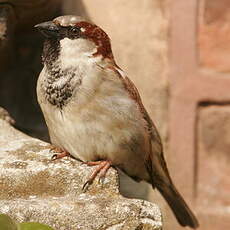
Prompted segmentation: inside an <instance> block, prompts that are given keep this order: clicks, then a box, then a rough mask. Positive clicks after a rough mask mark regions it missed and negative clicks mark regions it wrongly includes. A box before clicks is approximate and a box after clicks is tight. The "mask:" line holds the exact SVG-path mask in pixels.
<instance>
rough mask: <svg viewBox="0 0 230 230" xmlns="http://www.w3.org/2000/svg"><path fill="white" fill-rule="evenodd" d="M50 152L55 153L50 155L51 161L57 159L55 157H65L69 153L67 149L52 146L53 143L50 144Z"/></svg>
mask: <svg viewBox="0 0 230 230" xmlns="http://www.w3.org/2000/svg"><path fill="white" fill-rule="evenodd" d="M50 152H56V154H54V155H53V156H52V157H51V160H52V161H54V160H57V159H61V158H63V157H66V156H69V155H70V154H69V153H68V152H67V151H65V150H63V149H61V148H58V147H56V146H53V145H51V147H50Z"/></svg>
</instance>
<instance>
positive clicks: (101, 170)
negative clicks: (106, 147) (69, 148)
mask: <svg viewBox="0 0 230 230" xmlns="http://www.w3.org/2000/svg"><path fill="white" fill-rule="evenodd" d="M84 164H87V165H88V166H95V165H98V167H96V168H95V169H94V170H93V172H92V174H91V175H90V177H89V179H88V180H87V181H86V182H85V184H84V185H83V187H82V190H83V192H85V191H86V190H87V188H88V187H89V185H91V184H92V183H93V181H94V179H95V178H96V176H97V175H98V174H99V175H98V176H99V181H100V182H102V181H103V180H104V178H105V175H106V173H107V171H108V169H109V168H110V167H111V162H110V161H89V162H84Z"/></svg>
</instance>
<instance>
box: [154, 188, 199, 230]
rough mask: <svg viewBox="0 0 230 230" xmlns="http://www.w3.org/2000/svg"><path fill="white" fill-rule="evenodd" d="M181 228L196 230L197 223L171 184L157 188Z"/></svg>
mask: <svg viewBox="0 0 230 230" xmlns="http://www.w3.org/2000/svg"><path fill="white" fill-rule="evenodd" d="M157 187H158V190H159V191H160V193H161V194H162V195H163V197H164V198H165V200H166V201H167V203H168V204H169V206H170V208H171V209H172V211H173V213H174V215H175V217H176V219H177V220H178V222H179V223H180V224H181V225H182V226H189V227H191V228H198V227H199V223H198V221H197V219H196V217H195V215H194V214H193V213H192V211H191V210H190V208H189V207H188V205H187V204H186V202H185V201H184V199H183V198H182V196H181V195H180V194H179V192H178V191H177V189H176V188H175V186H174V185H173V184H170V185H164V186H157Z"/></svg>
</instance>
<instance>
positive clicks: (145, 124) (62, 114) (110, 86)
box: [35, 15, 199, 228]
mask: <svg viewBox="0 0 230 230" xmlns="http://www.w3.org/2000/svg"><path fill="white" fill-rule="evenodd" d="M35 27H36V28H37V29H38V30H39V31H40V32H41V33H42V34H43V36H44V38H45V39H44V47H43V53H42V62H43V65H44V67H43V69H42V71H41V73H40V75H39V77H38V81H37V98H38V102H39V105H40V107H41V110H42V112H43V115H44V118H45V121H46V124H47V127H48V131H49V135H50V140H51V143H52V145H53V146H55V148H57V149H59V150H60V154H59V155H58V154H57V155H56V156H55V158H56V159H57V158H61V157H63V156H66V155H68V154H70V155H71V156H73V157H74V158H76V159H79V160H80V161H82V162H85V163H86V164H87V165H89V166H90V165H96V166H97V167H95V169H94V171H93V173H92V175H91V176H90V178H89V179H88V180H87V182H86V183H85V184H84V186H85V185H87V184H90V183H92V181H93V180H94V179H95V177H96V176H99V178H103V177H104V176H105V175H106V172H107V170H108V169H109V168H110V167H111V166H113V167H117V168H119V169H120V170H122V171H123V172H124V173H125V174H127V175H128V176H130V177H131V178H133V179H134V180H135V181H146V182H148V183H150V184H151V185H152V187H153V189H155V188H156V189H157V190H158V191H159V192H160V193H161V195H162V196H163V197H164V198H165V200H166V201H167V203H168V205H169V206H170V208H171V209H172V211H173V213H174V215H175V217H176V219H177V221H178V222H179V224H180V225H182V226H189V227H191V228H197V227H198V226H199V223H198V220H197V218H196V217H195V215H194V214H193V212H192V211H191V210H190V208H189V207H188V205H187V204H186V202H185V200H184V199H183V198H182V196H181V195H180V193H179V192H178V191H177V189H176V187H175V185H174V184H173V181H172V179H171V177H170V174H169V171H168V169H167V165H166V161H165V159H164V155H163V146H162V142H161V138H160V135H159V133H158V131H157V128H156V126H155V125H154V123H153V121H152V120H151V118H150V116H149V114H148V112H147V111H146V109H145V107H144V105H143V103H142V100H141V97H140V94H139V92H138V90H137V88H136V87H135V85H134V83H133V82H132V81H131V80H130V79H129V78H128V77H127V75H126V74H125V73H124V72H123V70H122V69H121V68H120V67H119V66H118V65H117V64H116V62H115V59H114V56H113V52H112V48H111V42H110V38H109V36H108V35H107V34H106V32H105V31H104V30H103V29H102V28H100V27H99V26H97V25H95V24H94V23H93V22H91V21H89V20H86V19H84V18H82V17H80V16H76V15H64V16H59V17H57V18H55V19H53V20H52V21H47V22H43V23H40V24H38V25H36V26H35ZM84 186H83V187H84Z"/></svg>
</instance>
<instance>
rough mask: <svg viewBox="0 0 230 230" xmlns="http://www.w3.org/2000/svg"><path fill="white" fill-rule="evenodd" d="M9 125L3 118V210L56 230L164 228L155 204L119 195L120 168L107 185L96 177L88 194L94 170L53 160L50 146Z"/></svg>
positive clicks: (0, 171) (0, 162)
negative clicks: (87, 183)
mask: <svg viewBox="0 0 230 230" xmlns="http://www.w3.org/2000/svg"><path fill="white" fill-rule="evenodd" d="M0 111H1V110H0ZM7 121H8V122H7ZM9 121H10V120H9V119H6V120H2V119H1V115H0V191H1V192H0V212H2V213H5V214H8V215H10V216H11V217H13V218H14V219H16V220H17V221H36V222H41V223H45V224H48V225H50V226H52V227H54V228H55V229H57V230H75V229H110V230H112V229H113V230H114V229H127V230H128V229H162V218H161V213H160V210H159V208H158V207H157V206H156V205H155V204H152V203H149V202H147V201H142V200H137V199H128V198H125V197H123V196H122V195H121V194H120V192H119V182H118V174H117V171H116V170H115V169H110V170H109V171H108V174H107V177H106V178H105V180H104V183H103V184H101V183H99V182H98V180H97V179H96V180H95V181H94V183H93V184H92V185H91V186H90V187H89V188H88V190H87V191H86V192H85V193H83V192H82V185H83V184H84V182H85V181H86V179H87V178H88V177H89V175H90V174H91V172H92V170H93V167H88V166H86V165H83V164H81V162H79V161H77V160H75V159H72V158H70V157H66V158H63V159H61V160H56V161H54V162H53V161H51V160H50V158H51V156H52V153H50V151H49V144H48V143H45V142H42V141H40V140H38V139H35V138H31V137H29V136H27V135H25V134H23V133H21V132H19V131H17V130H16V129H14V128H13V127H12V126H11V125H10V123H9Z"/></svg>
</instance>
